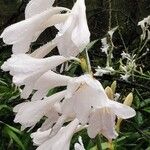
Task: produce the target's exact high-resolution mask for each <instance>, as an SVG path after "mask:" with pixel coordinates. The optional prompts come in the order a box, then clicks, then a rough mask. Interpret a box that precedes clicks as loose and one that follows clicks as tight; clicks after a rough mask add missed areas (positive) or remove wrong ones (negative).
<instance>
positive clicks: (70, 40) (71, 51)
mask: <svg viewBox="0 0 150 150" xmlns="http://www.w3.org/2000/svg"><path fill="white" fill-rule="evenodd" d="M85 11H86V8H85V2H84V0H77V1H76V3H75V4H74V6H73V8H72V11H71V14H70V15H69V17H68V19H67V20H66V22H65V23H64V24H61V25H59V26H58V25H57V26H56V27H57V28H58V29H59V33H58V35H57V36H56V41H57V47H58V50H59V52H60V54H61V55H63V56H76V55H78V54H79V53H80V52H81V48H83V47H84V46H86V45H87V44H88V43H89V42H90V32H89V29H88V25H87V20H86V12H85Z"/></svg>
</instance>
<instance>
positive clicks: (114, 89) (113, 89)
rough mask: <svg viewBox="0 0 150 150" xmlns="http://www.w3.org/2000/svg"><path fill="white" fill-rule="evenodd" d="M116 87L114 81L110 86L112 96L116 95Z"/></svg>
mask: <svg viewBox="0 0 150 150" xmlns="http://www.w3.org/2000/svg"><path fill="white" fill-rule="evenodd" d="M116 87H117V82H116V81H114V82H113V83H112V84H111V89H112V91H113V93H114V94H115V93H116Z"/></svg>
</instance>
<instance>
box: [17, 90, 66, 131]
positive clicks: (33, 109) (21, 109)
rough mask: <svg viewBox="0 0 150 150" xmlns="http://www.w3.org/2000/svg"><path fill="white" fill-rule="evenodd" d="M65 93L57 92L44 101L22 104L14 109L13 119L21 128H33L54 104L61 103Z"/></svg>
mask: <svg viewBox="0 0 150 150" xmlns="http://www.w3.org/2000/svg"><path fill="white" fill-rule="evenodd" d="M65 93H66V91H62V92H58V93H56V94H54V95H52V96H50V97H45V98H44V100H38V101H32V102H24V103H21V104H19V105H17V106H16V107H14V112H17V114H16V117H15V119H14V121H15V122H19V123H20V124H21V125H22V126H23V127H25V128H26V127H31V126H34V125H35V124H36V123H37V122H38V121H40V119H41V118H42V117H43V116H47V113H48V112H49V111H50V109H51V108H52V107H53V106H54V104H55V103H56V102H59V101H61V100H62V99H63V98H64V96H65Z"/></svg>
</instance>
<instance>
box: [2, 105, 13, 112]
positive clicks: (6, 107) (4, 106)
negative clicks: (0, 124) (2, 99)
mask: <svg viewBox="0 0 150 150" xmlns="http://www.w3.org/2000/svg"><path fill="white" fill-rule="evenodd" d="M2 109H9V110H11V108H10V107H9V106H7V105H0V111H1V110H2Z"/></svg>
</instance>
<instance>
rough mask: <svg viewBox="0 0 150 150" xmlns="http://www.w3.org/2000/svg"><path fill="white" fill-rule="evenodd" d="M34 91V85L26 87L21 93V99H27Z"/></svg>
mask: <svg viewBox="0 0 150 150" xmlns="http://www.w3.org/2000/svg"><path fill="white" fill-rule="evenodd" d="M32 90H33V85H32V83H31V84H29V85H26V86H25V87H24V88H23V90H22V92H21V98H24V99H27V98H28V97H29V96H30V94H31V93H32Z"/></svg>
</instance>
